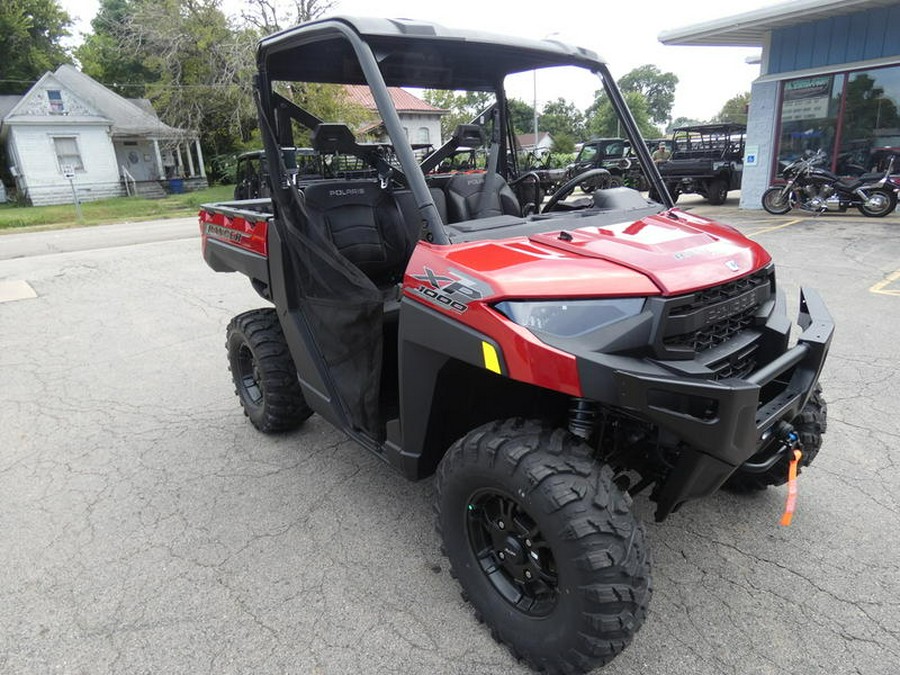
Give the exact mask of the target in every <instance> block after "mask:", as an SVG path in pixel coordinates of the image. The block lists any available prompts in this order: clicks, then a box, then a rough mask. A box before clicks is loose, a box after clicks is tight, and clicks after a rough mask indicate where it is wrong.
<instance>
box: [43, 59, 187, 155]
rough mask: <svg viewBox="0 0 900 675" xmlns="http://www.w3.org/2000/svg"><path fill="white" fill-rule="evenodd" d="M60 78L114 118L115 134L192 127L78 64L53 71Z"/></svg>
mask: <svg viewBox="0 0 900 675" xmlns="http://www.w3.org/2000/svg"><path fill="white" fill-rule="evenodd" d="M53 74H54V75H55V76H56V79H57V80H59V81H60V82H61V83H62V84H63V85H65V86H66V87H68V88H69V89H71V90H72V91H73V92H74V93H76V94H77V95H78V96H80V97H81V98H82V99H84V100H85V101H86V102H87V103H89V104H90V105H92V106H93V107H95V108H96V109H97V110H98V111H100V112H101V113H102V114H103V116H104V117H107V118H109V119H110V120H111V121H112V135H113V136H156V137H159V138H182V137H185V136H188V137H190V136H193V135H194V134H192V133H191V132H189V131H185V130H184V129H176V128H175V127H170V126H169V125H167V124H164V123H163V122H162V121H161V120H160V119H159V118H158V117H156V116H155V115H153V114H151V113H149V112H147V111H146V110H144V108H143V107H142V105H138V104H136V103H134V102H132V101H129V100H128V99H126V98H123V97H122V96H119V95H118V94H117V93H115V92H114V91H111V90H110V89H107V88H106V87H104V86H103V85H102V84H100V83H99V82H97V81H96V80H94V79H93V78H91V77H88V76H87V75H85V74H84V73H82V72H81V71H80V70H78V69H77V68H75V67H74V66H70V65H68V64H64V65H62V66H60V67H59V68H57V69H56V72H55V73H53Z"/></svg>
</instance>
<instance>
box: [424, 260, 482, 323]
mask: <svg viewBox="0 0 900 675" xmlns="http://www.w3.org/2000/svg"><path fill="white" fill-rule="evenodd" d="M445 275H450V276H445ZM412 276H413V279H416V280H417V281H420V282H421V283H420V284H419V285H418V286H415V287H413V288H412V289H411V290H412V292H413V293H415V294H417V295H420V296H422V297H423V298H425V300H426V301H427V302H430V303H431V304H434V305H438V306H440V307H447V308H448V309H452V310H453V311H454V312H459V313H460V314H462V313H463V312H465V311H466V310H467V309H469V303H470V302H472V300H481V298H483V297H484V296H485V293H486V292H487V293H489V292H490V287H487V288H485V285H484V284H482V283H480V282H478V281H477V280H475V279H471V278H468V277H466V276H464V275H462V274H458V273H453V272H444V273H441V274H437V273H435V272H434V270H432V269H431V268H430V267H425V268H424V269H423V270H422V274H413V275H412Z"/></svg>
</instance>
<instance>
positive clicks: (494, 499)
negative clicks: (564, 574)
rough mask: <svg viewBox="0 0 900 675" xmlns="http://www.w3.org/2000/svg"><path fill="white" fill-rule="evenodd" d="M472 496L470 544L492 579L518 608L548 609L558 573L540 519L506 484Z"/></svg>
mask: <svg viewBox="0 0 900 675" xmlns="http://www.w3.org/2000/svg"><path fill="white" fill-rule="evenodd" d="M468 502H469V503H468V504H467V505H466V527H467V530H468V534H469V544H470V545H471V547H472V550H473V551H474V552H475V557H476V559H477V560H478V564H479V566H480V567H481V571H482V572H484V574H485V576H487V578H488V580H489V581H490V583H491V585H492V586H493V587H494V589H495V590H496V591H497V592H498V593H499V594H500V595H501V596H502V597H503V598H504V599H505V600H506V601H507V602H508V603H509V604H510V605H512V606H513V607H515V608H516V609H518V610H519V611H520V612H523V613H524V614H526V615H529V616H546V615H547V614H549V613H550V611H551V610H552V609H553V607H554V605H555V604H556V599H557V595H558V593H559V576H558V571H557V569H556V560H555V559H554V557H553V551H552V550H551V549H550V545H549V544H548V543H547V541H546V540H545V539H544V536H543V535H542V534H541V531H540V529H539V528H538V526H537V524H536V523H535V522H534V520H533V519H532V518H531V516H529V515H528V512H527V511H525V509H524V508H523V507H522V505H521V504H520V503H519V502H518V501H517V500H516V499H515V498H514V497H512V496H511V495H509V494H507V493H506V492H504V491H502V490H496V489H484V490H479V491H477V492H476V493H475V494H473V495H472V496H471V497H470V498H469V500H468Z"/></svg>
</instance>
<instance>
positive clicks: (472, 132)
mask: <svg viewBox="0 0 900 675" xmlns="http://www.w3.org/2000/svg"><path fill="white" fill-rule="evenodd" d="M453 140H455V141H456V142H457V143H459V145H463V146H468V147H472V148H477V147H479V146H481V145H484V129H483V128H482V127H480V126H478V125H477V124H459V125H457V127H456V131H454V132H453Z"/></svg>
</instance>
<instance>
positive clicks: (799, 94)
mask: <svg viewBox="0 0 900 675" xmlns="http://www.w3.org/2000/svg"><path fill="white" fill-rule="evenodd" d="M843 82H844V77H843V75H817V76H814V77H804V78H800V79H798V80H789V81H787V82H785V83H784V91H783V95H782V99H781V138H780V143H779V146H778V164H779V166H778V169H777V170H778V172H780V171H781V169H782V168H783V167H784V166H785V165H787V164H789V163H790V162H792V161H794V160H795V159H797V158H798V157H801V156H803V154H804V153H805V152H806V151H812V152H815V151H816V150H824V151H825V152H826V153H827V154H828V156H829V157H830V156H832V154H833V153H834V147H835V139H836V138H837V123H838V115H839V114H840V110H841V94H842V92H843Z"/></svg>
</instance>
